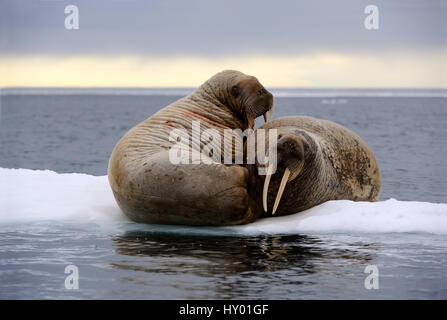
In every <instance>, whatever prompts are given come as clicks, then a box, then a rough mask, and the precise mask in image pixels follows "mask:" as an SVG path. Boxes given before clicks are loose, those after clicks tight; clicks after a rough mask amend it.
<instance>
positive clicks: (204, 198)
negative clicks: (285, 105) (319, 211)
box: [108, 70, 274, 225]
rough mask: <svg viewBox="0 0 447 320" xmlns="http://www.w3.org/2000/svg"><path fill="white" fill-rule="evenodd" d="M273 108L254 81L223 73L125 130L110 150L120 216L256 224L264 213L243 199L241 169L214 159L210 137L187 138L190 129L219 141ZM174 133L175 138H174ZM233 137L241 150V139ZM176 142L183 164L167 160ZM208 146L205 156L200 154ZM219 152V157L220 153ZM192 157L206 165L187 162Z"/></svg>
mask: <svg viewBox="0 0 447 320" xmlns="http://www.w3.org/2000/svg"><path fill="white" fill-rule="evenodd" d="M273 104H274V100H273V96H272V94H271V93H270V92H268V91H267V90H266V89H265V88H264V86H263V85H262V84H261V83H260V82H259V81H258V79H257V78H255V77H254V76H249V75H245V74H243V73H242V72H239V71H235V70H225V71H222V72H219V73H217V74H215V75H214V76H213V77H211V78H210V79H209V80H207V81H206V82H205V83H203V84H202V85H201V86H200V87H199V88H198V89H196V90H195V91H194V92H192V93H191V94H190V95H188V96H187V97H184V98H182V99H180V100H178V101H175V102H174V103H172V104H170V105H169V106H167V107H165V108H163V109H161V110H160V111H158V112H157V113H155V114H154V115H152V116H151V117H149V118H148V119H146V120H144V121H143V122H141V123H139V124H138V125H136V126H135V127H133V128H132V129H130V130H129V131H128V132H127V133H126V134H125V135H124V136H123V137H122V138H121V139H120V140H119V141H118V143H117V144H116V146H115V148H114V150H113V151H112V154H111V156H110V160H109V167H108V177H109V183H110V186H111V188H112V191H113V194H114V196H115V199H116V201H117V203H118V205H119V207H120V208H121V210H122V211H123V212H124V213H125V214H126V215H127V216H128V217H129V218H130V219H132V220H134V221H136V222H143V223H158V224H183V225H234V224H244V223H248V222H251V221H254V220H256V219H257V218H258V217H259V216H260V214H261V213H262V208H261V206H260V205H259V204H258V203H256V202H254V201H253V199H251V197H250V196H249V195H248V192H247V182H248V170H247V168H245V167H243V166H242V165H237V164H229V165H227V164H224V161H221V160H222V159H216V158H215V157H213V155H212V152H216V154H217V151H221V148H222V144H219V143H218V141H217V140H216V141H214V138H213V139H212V140H211V141H208V143H206V142H207V141H202V140H200V139H194V137H192V139H190V137H191V136H193V135H194V128H193V126H194V123H196V124H197V123H199V125H200V132H206V131H207V130H214V131H213V132H214V133H217V134H219V135H220V136H222V137H225V134H224V131H225V130H227V129H230V130H231V129H240V130H241V131H245V130H247V129H248V128H251V129H253V127H254V122H255V119H256V118H257V117H259V116H261V115H264V119H266V115H267V113H268V112H272V111H273ZM174 130H175V132H180V133H181V134H179V135H178V136H177V137H176V138H173V137H172V132H174ZM182 134H183V135H184V136H181V135H182ZM233 138H234V139H236V140H238V141H237V142H238V143H239V144H240V145H243V141H242V139H243V137H242V136H237V135H236V136H234V137H233ZM233 138H230V139H231V142H232V150H231V155H230V156H231V157H232V159H233V160H234V158H235V157H236V155H237V150H236V149H235V147H234V145H235V143H236V141H234V142H233ZM179 139H180V140H179ZM179 141H180V142H179ZM183 142H184V143H183ZM182 143H183V145H182ZM179 144H180V146H181V147H180V148H179V150H177V151H178V152H180V153H181V152H183V151H185V150H186V151H187V157H186V160H187V161H186V162H187V163H183V162H181V163H176V162H174V163H173V162H172V151H173V150H174V149H173V147H176V148H178V147H179ZM206 148H208V149H207V150H208V151H210V150H211V152H210V153H206V152H205V154H204V150H205V149H206ZM177 151H176V152H177ZM170 152H171V153H170ZM182 154H183V153H182ZM220 154H221V155H222V158H223V154H224V152H220ZM197 156H198V157H199V158H200V157H202V158H201V159H202V160H205V158H206V160H207V161H206V162H207V163H203V161H200V162H193V161H191V159H192V158H194V157H195V159H196V160H197ZM183 160H185V159H183ZM188 160H189V161H188Z"/></svg>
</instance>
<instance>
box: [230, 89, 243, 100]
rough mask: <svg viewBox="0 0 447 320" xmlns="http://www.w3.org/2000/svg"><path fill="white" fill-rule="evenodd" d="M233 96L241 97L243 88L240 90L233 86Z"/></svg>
mask: <svg viewBox="0 0 447 320" xmlns="http://www.w3.org/2000/svg"><path fill="white" fill-rule="evenodd" d="M231 94H232V95H233V97H235V98H237V97H239V95H240V94H241V88H239V87H238V86H233V88H231Z"/></svg>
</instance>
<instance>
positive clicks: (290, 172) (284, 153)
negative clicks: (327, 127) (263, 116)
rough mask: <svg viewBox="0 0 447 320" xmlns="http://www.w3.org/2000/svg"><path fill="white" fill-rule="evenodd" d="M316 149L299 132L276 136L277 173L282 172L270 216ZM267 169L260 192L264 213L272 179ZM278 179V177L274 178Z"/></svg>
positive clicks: (313, 144)
mask: <svg viewBox="0 0 447 320" xmlns="http://www.w3.org/2000/svg"><path fill="white" fill-rule="evenodd" d="M315 147H316V145H315V143H314V141H313V139H312V138H311V137H310V136H309V135H308V134H306V133H305V132H304V131H300V130H290V131H286V132H285V133H284V132H282V133H279V134H278V141H277V143H276V152H277V158H276V159H277V172H283V174H282V178H281V183H280V185H279V189H278V192H277V194H276V198H275V203H274V205H273V210H272V214H275V212H276V210H277V209H278V205H279V201H280V200H281V197H282V194H283V192H284V189H285V187H286V185H287V183H288V182H290V181H292V180H294V179H296V178H297V177H298V176H299V175H300V173H301V172H302V171H303V168H304V167H305V163H306V162H309V161H311V160H312V155H313V152H312V151H311V150H313V149H314V148H315ZM270 168H272V166H270V167H269V170H268V171H267V175H266V177H265V180H264V189H263V192H262V204H263V207H264V211H265V212H267V210H268V208H267V194H268V188H269V184H270V180H271V178H272V171H271V170H270ZM275 178H277V179H279V177H275Z"/></svg>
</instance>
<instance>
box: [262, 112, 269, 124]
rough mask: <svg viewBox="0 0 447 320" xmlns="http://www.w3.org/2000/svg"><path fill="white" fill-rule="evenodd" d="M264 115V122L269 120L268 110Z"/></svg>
mask: <svg viewBox="0 0 447 320" xmlns="http://www.w3.org/2000/svg"><path fill="white" fill-rule="evenodd" d="M263 116H264V122H267V121H268V117H267V112H266V113H264V114H263Z"/></svg>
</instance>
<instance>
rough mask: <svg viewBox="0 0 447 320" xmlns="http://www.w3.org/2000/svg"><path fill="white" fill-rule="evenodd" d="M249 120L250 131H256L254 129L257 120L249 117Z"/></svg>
mask: <svg viewBox="0 0 447 320" xmlns="http://www.w3.org/2000/svg"><path fill="white" fill-rule="evenodd" d="M247 120H248V127H249V128H250V129H254V127H255V119H253V118H250V117H247Z"/></svg>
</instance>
